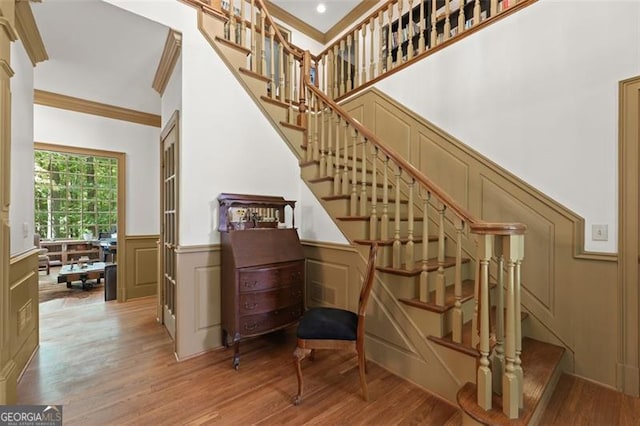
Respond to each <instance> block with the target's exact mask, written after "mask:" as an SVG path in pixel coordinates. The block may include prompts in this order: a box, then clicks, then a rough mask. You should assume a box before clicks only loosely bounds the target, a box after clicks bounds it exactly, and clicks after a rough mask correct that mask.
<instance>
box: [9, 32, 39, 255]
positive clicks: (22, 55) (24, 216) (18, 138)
mask: <svg viewBox="0 0 640 426" xmlns="http://www.w3.org/2000/svg"><path fill="white" fill-rule="evenodd" d="M11 68H12V69H13V71H14V72H15V75H14V76H13V78H11V80H10V83H11V95H12V96H11V169H12V173H11V205H10V208H9V222H10V226H11V239H10V244H11V250H10V253H11V256H14V255H16V254H18V253H22V252H24V251H26V250H29V249H30V248H32V247H33V224H34V213H33V208H34V207H33V206H34V201H33V107H32V105H33V65H32V64H31V61H30V60H29V57H28V56H27V54H26V52H25V50H24V47H23V46H22V42H21V41H20V40H18V41H16V42H15V43H12V44H11ZM17 170H26V171H27V172H26V173H15V171H17Z"/></svg>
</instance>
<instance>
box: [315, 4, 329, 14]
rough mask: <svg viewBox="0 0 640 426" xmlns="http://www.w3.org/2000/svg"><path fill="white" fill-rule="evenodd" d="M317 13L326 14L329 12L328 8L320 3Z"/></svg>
mask: <svg viewBox="0 0 640 426" xmlns="http://www.w3.org/2000/svg"><path fill="white" fill-rule="evenodd" d="M316 11H317V12H318V13H324V12H326V11H327V6H325V5H324V3H318V7H316Z"/></svg>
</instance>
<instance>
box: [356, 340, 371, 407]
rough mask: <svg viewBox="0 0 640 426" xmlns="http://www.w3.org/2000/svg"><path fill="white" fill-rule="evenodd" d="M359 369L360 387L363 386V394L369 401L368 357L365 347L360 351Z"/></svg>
mask: <svg viewBox="0 0 640 426" xmlns="http://www.w3.org/2000/svg"><path fill="white" fill-rule="evenodd" d="M358 370H359V372H360V387H361V388H362V396H363V397H364V400H365V401H369V391H368V390H367V378H366V376H365V375H366V372H367V359H366V356H365V354H364V348H363V349H362V350H359V351H358Z"/></svg>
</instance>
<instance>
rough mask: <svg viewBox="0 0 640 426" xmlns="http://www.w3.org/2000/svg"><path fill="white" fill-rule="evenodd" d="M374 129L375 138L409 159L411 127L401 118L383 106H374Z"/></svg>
mask: <svg viewBox="0 0 640 426" xmlns="http://www.w3.org/2000/svg"><path fill="white" fill-rule="evenodd" d="M373 117H374V123H375V125H374V127H372V128H374V129H375V134H376V136H378V137H380V138H381V139H382V140H383V141H384V142H385V143H386V144H388V145H389V146H390V147H392V148H393V149H395V150H396V151H397V152H399V153H400V154H401V155H402V156H403V157H404V158H411V153H412V152H411V143H410V141H411V137H410V136H411V126H410V125H409V123H407V122H406V121H405V120H404V119H403V118H402V117H400V116H398V115H397V114H394V113H393V112H392V111H390V110H389V109H388V108H387V107H386V106H385V105H381V104H378V103H376V104H374V110H373Z"/></svg>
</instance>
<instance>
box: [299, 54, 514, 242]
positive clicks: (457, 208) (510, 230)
mask: <svg viewBox="0 0 640 426" xmlns="http://www.w3.org/2000/svg"><path fill="white" fill-rule="evenodd" d="M310 57H311V54H310V53H309V52H308V51H306V52H305V59H304V61H303V63H304V64H305V66H304V85H305V86H306V87H307V88H309V90H311V91H312V92H313V93H314V94H315V95H316V96H317V97H318V98H319V99H321V100H322V101H323V102H324V103H325V104H327V105H329V106H330V107H331V109H333V110H334V111H335V112H337V113H338V115H340V116H341V117H342V118H343V119H344V120H345V121H346V122H347V123H349V124H350V125H351V126H352V127H353V128H354V129H356V130H357V131H358V133H359V134H360V135H362V136H364V137H365V138H366V139H367V140H369V141H370V142H371V143H373V144H374V145H375V146H376V147H377V148H378V149H379V150H381V151H382V152H383V153H384V154H385V155H386V156H387V157H389V158H390V159H392V160H393V161H394V162H395V163H396V164H397V165H398V166H399V167H400V168H401V169H402V170H405V171H407V173H408V174H409V175H410V176H411V177H412V178H413V179H415V180H416V181H417V182H419V183H420V184H422V185H423V186H425V187H427V188H428V189H429V191H430V192H431V193H432V194H434V195H435V196H436V197H437V198H438V199H439V200H440V201H442V202H443V203H444V204H445V205H446V206H447V207H448V208H450V209H451V210H453V211H454V212H455V214H456V215H457V216H458V217H460V218H461V219H463V220H464V221H465V222H467V223H468V224H469V228H470V230H471V231H472V232H474V233H477V234H493V235H518V234H524V233H525V231H526V229H527V226H526V225H525V224H523V223H487V222H484V221H482V220H479V219H477V218H476V217H475V216H473V215H472V214H471V213H470V212H469V211H468V210H467V209H465V208H464V207H462V206H461V205H460V204H458V203H457V202H456V201H455V200H454V199H453V198H451V197H450V196H449V195H448V194H447V193H446V192H445V191H444V190H443V189H442V188H440V187H439V186H438V185H437V184H436V183H434V182H433V181H432V180H431V179H429V178H428V177H426V176H425V175H424V174H423V173H422V172H421V171H420V170H418V169H417V168H416V167H415V166H414V165H413V164H411V163H409V162H408V161H406V160H405V159H404V158H402V157H401V156H400V155H399V154H398V153H396V152H395V151H394V150H392V149H391V148H389V147H388V146H386V145H385V144H384V143H382V142H380V140H379V139H378V137H377V136H376V135H374V134H373V133H372V132H371V131H370V130H369V129H367V128H366V127H364V126H363V125H362V124H360V123H359V122H358V121H357V120H355V119H354V118H353V117H351V115H350V114H349V113H347V112H346V111H345V110H344V109H342V107H340V105H338V104H336V103H335V102H334V101H333V100H331V99H330V98H329V97H328V96H327V95H325V94H324V93H323V92H322V91H321V90H320V89H318V88H317V87H316V86H315V85H314V84H312V82H311V75H310V71H309V68H308V64H309V62H310Z"/></svg>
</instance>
